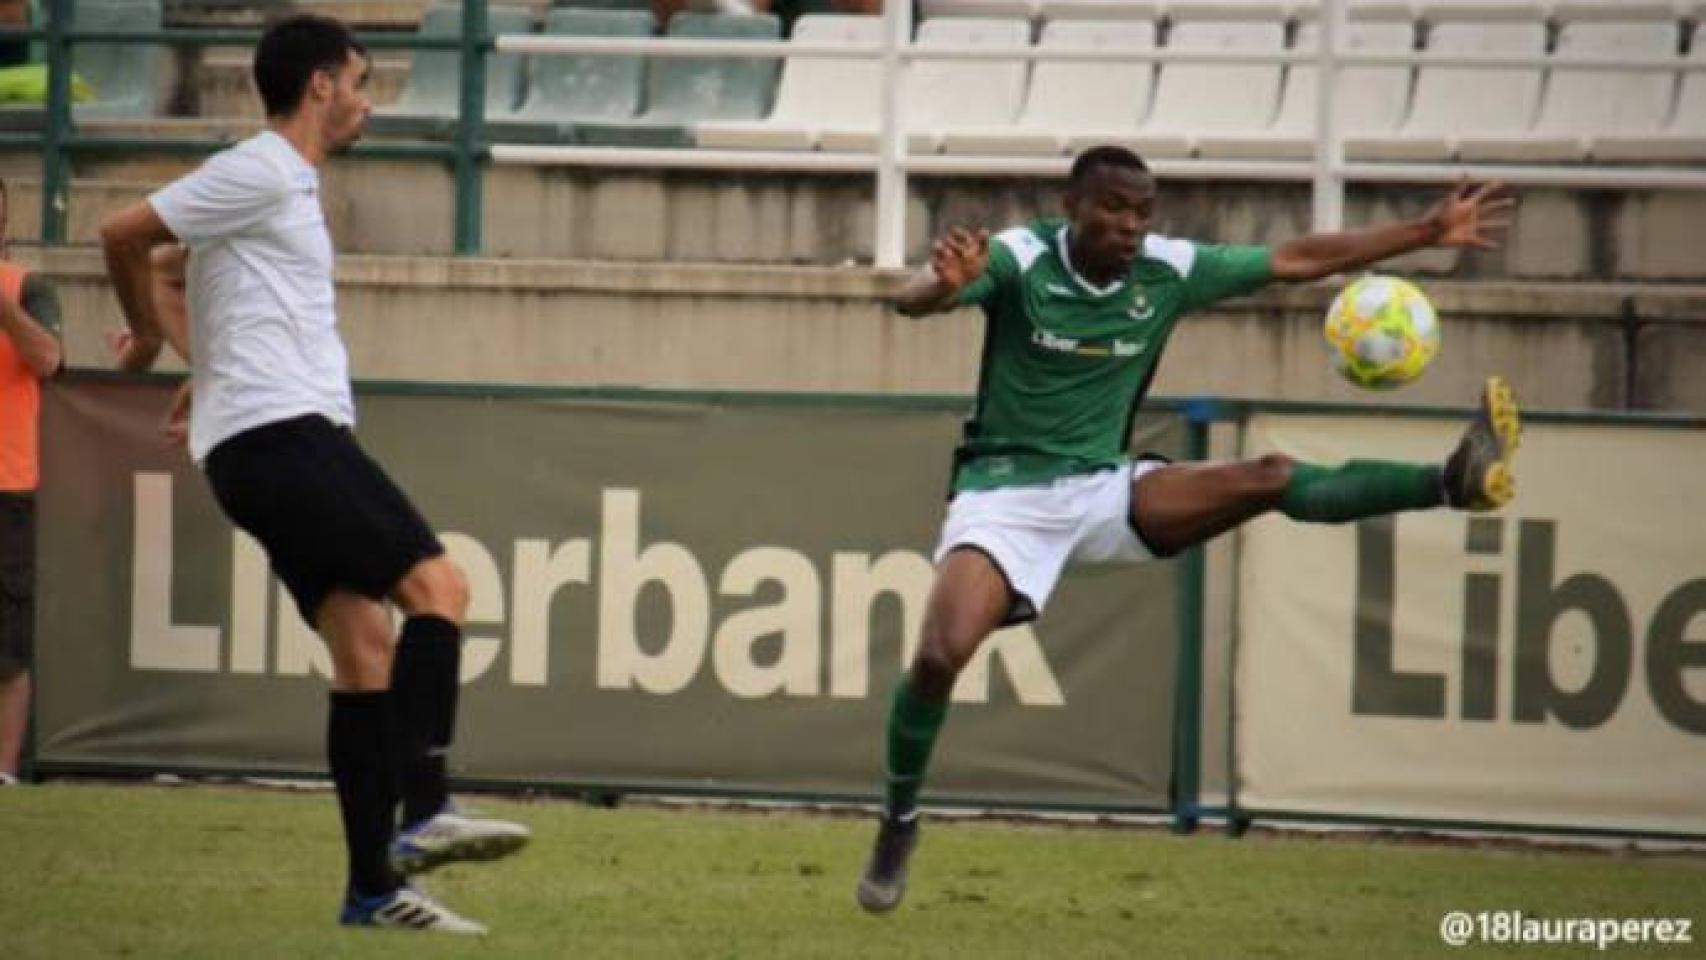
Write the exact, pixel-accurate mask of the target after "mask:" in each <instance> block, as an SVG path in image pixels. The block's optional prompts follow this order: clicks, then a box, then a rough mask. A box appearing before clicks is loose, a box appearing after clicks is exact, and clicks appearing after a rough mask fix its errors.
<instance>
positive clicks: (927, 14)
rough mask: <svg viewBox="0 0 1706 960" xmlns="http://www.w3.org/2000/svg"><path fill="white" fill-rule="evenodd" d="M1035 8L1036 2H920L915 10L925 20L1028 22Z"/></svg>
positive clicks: (930, 0) (1008, 0) (1022, 0)
mask: <svg viewBox="0 0 1706 960" xmlns="http://www.w3.org/2000/svg"><path fill="white" fill-rule="evenodd" d="M1043 2H1046V0H1043ZM1037 7H1038V0H921V2H920V3H919V5H918V7H917V8H916V9H917V10H918V11H919V12H920V13H922V14H923V15H924V18H925V19H926V20H928V19H930V18H933V17H988V18H991V19H997V20H1029V19H1031V18H1033V17H1035V16H1036V15H1037Z"/></svg>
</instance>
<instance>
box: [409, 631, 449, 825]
mask: <svg viewBox="0 0 1706 960" xmlns="http://www.w3.org/2000/svg"><path fill="white" fill-rule="evenodd" d="M461 661H462V629H461V628H460V627H458V626H457V625H456V624H454V623H452V622H451V621H449V620H446V619H444V618H443V617H438V616H430V615H427V616H417V617H410V618H409V619H407V620H405V621H404V622H403V635H402V637H401V638H400V639H398V641H397V656H396V659H395V660H393V661H392V664H391V706H392V710H393V711H394V716H395V720H394V722H395V724H396V744H395V751H396V754H395V756H396V763H397V768H396V769H397V773H398V783H399V787H400V791H401V793H402V796H403V826H405V827H412V826H414V825H415V824H417V823H419V822H421V821H422V820H425V819H426V818H428V817H430V816H432V815H433V814H435V813H437V812H439V811H440V810H442V809H444V805H445V803H446V802H447V801H448V800H449V799H450V787H449V783H448V778H447V775H446V772H445V756H446V754H447V753H448V752H449V750H450V742H451V740H452V739H453V738H454V736H455V731H456V694H457V679H458V677H457V674H458V670H459V669H460V666H461Z"/></svg>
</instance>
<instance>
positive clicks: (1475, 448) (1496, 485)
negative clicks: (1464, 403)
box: [1445, 377, 1522, 511]
mask: <svg viewBox="0 0 1706 960" xmlns="http://www.w3.org/2000/svg"><path fill="white" fill-rule="evenodd" d="M1521 436H1522V420H1521V417H1520V416H1519V415H1518V413H1517V408H1516V397H1515V396H1513V395H1512V394H1511V388H1510V385H1509V384H1507V383H1505V381H1504V378H1503V377H1488V378H1487V384H1486V386H1485V387H1483V388H1482V389H1481V402H1480V404H1479V405H1478V406H1477V408H1476V410H1475V418H1474V419H1473V420H1472V421H1470V424H1469V429H1467V430H1465V431H1464V432H1463V439H1461V440H1459V441H1458V442H1457V449H1456V450H1453V451H1452V452H1451V456H1450V457H1448V458H1446V461H1445V499H1446V503H1447V504H1449V505H1450V506H1452V507H1455V508H1457V509H1459V510H1475V511H1483V510H1497V509H1498V508H1500V507H1502V506H1504V505H1505V504H1507V503H1509V502H1510V501H1511V498H1512V497H1513V496H1515V495H1516V476H1515V475H1514V474H1513V473H1512V472H1511V457H1512V456H1513V455H1515V453H1516V448H1517V443H1518V441H1519V440H1520V439H1521Z"/></svg>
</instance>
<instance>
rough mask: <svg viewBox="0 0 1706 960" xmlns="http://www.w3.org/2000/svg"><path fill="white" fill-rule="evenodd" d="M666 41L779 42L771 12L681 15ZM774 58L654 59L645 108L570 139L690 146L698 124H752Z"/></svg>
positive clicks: (763, 110)
mask: <svg viewBox="0 0 1706 960" xmlns="http://www.w3.org/2000/svg"><path fill="white" fill-rule="evenodd" d="M669 35H670V36H672V37H698V38H719V39H733V40H777V41H780V39H781V23H780V21H779V20H778V19H777V18H776V17H775V16H773V15H771V14H758V15H751V16H745V15H730V14H715V13H681V14H677V15H676V17H675V19H674V20H673V21H671V23H670V25H669ZM777 66H778V61H776V60H752V59H737V58H732V57H657V58H655V59H653V60H652V61H651V62H650V63H649V64H648V65H647V69H646V97H647V107H646V110H645V112H644V113H642V114H640V116H638V117H635V118H634V119H632V120H626V121H601V122H597V123H583V124H578V125H577V126H576V128H575V141H576V142H577V143H583V144H604V145H619V146H644V147H691V146H693V132H692V127H693V125H694V124H695V123H698V122H699V121H701V120H756V119H758V118H759V117H762V116H764V115H765V114H767V113H769V112H770V101H771V98H772V96H773V95H774V93H775V88H776V72H777Z"/></svg>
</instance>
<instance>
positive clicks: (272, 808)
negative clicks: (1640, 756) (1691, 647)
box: [0, 785, 1706, 960]
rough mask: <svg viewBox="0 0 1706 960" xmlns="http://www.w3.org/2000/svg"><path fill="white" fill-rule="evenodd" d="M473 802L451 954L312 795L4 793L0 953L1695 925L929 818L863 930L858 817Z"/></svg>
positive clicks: (1561, 885)
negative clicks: (481, 843)
mask: <svg viewBox="0 0 1706 960" xmlns="http://www.w3.org/2000/svg"><path fill="white" fill-rule="evenodd" d="M480 806H481V807H482V809H484V810H487V811H489V812H491V813H493V814H497V815H502V816H506V817H512V818H514V819H517V820H521V821H523V822H525V823H527V824H529V825H531V826H532V827H533V829H534V831H535V841H534V844H533V846H532V847H530V848H529V849H528V850H527V851H526V852H524V853H523V854H522V855H521V856H520V857H518V858H516V859H514V860H511V861H508V862H504V863H498V864H480V865H467V866H455V867H450V868H446V869H444V870H441V871H439V872H438V873H435V874H432V875H431V876H430V877H428V878H427V879H426V881H425V883H424V886H426V887H427V888H428V889H429V890H431V891H432V892H433V893H435V894H437V895H439V896H441V897H442V898H443V899H444V900H445V901H446V902H448V903H449V904H451V905H452V906H453V907H455V908H456V909H458V910H461V911H463V912H465V913H467V914H468V915H470V916H472V917H475V918H477V919H479V920H482V921H484V922H486V923H488V924H490V925H491V927H492V928H493V934H492V935H491V936H490V937H488V938H485V939H484V940H481V941H473V942H465V941H461V940H452V939H450V938H445V937H437V936H431V935H422V934H408V933H393V932H380V931H350V930H343V929H340V928H339V927H337V926H336V925H335V924H334V923H333V922H332V921H333V916H334V912H335V909H336V906H337V895H338V892H339V891H338V887H339V884H340V882H341V877H342V870H343V855H342V851H341V847H340V845H339V843H338V835H337V820H336V815H335V813H334V811H333V806H332V800H331V798H330V795H329V794H325V793H312V794H300V793H291V792H269V791H260V790H248V789H234V788H214V787H185V788H158V787H139V786H90V785H58V786H47V787H39V788H33V789H15V790H5V791H0V957H5V958H7V960H24V958H53V960H63V958H70V957H103V958H105V957H155V956H169V957H218V958H240V960H254V958H260V957H313V958H329V957H370V956H372V957H377V956H397V955H403V954H405V953H406V954H407V955H409V956H424V957H436V956H480V957H506V958H507V957H527V958H532V957H567V956H576V957H596V958H627V957H730V958H736V957H738V958H748V957H789V958H793V957H944V956H965V957H977V958H980V960H982V958H992V957H1084V956H1106V957H1131V956H1153V957H1167V958H1173V957H1203V958H1226V957H1310V958H1314V957H1357V958H1371V957H1406V956H1438V955H1446V954H1448V953H1449V954H1451V955H1456V956H1464V955H1469V956H1485V955H1491V954H1500V953H1503V954H1506V955H1512V956H1533V955H1542V956H1547V955H1556V956H1562V955H1570V956H1583V955H1589V954H1595V953H1596V951H1594V949H1593V948H1592V947H1586V948H1584V947H1582V946H1579V945H1578V946H1575V947H1573V948H1550V949H1548V948H1536V947H1533V946H1527V947H1506V948H1503V949H1502V950H1499V949H1494V948H1490V947H1481V946H1477V947H1471V948H1467V949H1463V950H1457V951H1448V950H1447V949H1446V948H1444V947H1443V946H1441V944H1440V941H1439V938H1438V934H1437V932H1436V931H1437V928H1438V924H1439V920H1440V917H1441V915H1442V914H1443V913H1444V912H1445V911H1447V910H1468V911H1472V912H1473V911H1479V910H1500V909H1522V910H1524V911H1526V912H1527V913H1528V914H1530V915H1535V916H1551V917H1566V916H1569V917H1574V916H1609V917H1625V916H1634V917H1642V916H1680V917H1691V918H1693V919H1694V920H1695V921H1696V923H1697V924H1698V923H1700V922H1701V921H1703V920H1706V897H1703V896H1702V891H1706V858H1700V857H1690V858H1684V857H1653V856H1635V855H1630V854H1608V853H1599V852H1586V851H1568V852H1561V851H1556V850H1535V849H1512V848H1497V849H1488V848H1483V847H1468V846H1441V845H1429V844H1399V843H1392V842H1384V841H1374V840H1369V839H1354V840H1347V839H1334V840H1323V839H1309V838H1297V837H1275V836H1256V835H1252V836H1251V837H1249V838H1247V839H1244V840H1230V839H1226V838H1224V837H1221V836H1219V835H1217V834H1212V833H1204V834H1202V835H1199V836H1195V837H1183V838H1182V837H1175V836H1172V835H1170V834H1167V833H1165V832H1162V831H1159V830H1147V829H1144V830H1138V829H1089V828H1082V827H1064V826H1053V825H1016V824H1013V823H1010V822H994V821H973V822H948V821H944V820H941V819H938V820H935V821H932V822H930V823H929V824H927V826H926V832H925V836H924V842H923V845H922V847H921V848H920V850H919V855H918V858H917V859H916V860H915V861H914V863H915V870H914V873H913V885H912V890H911V895H910V899H909V900H908V902H907V903H906V904H905V905H903V906H902V907H901V909H900V910H899V911H897V912H896V913H895V914H893V915H891V916H888V917H881V918H873V917H867V916H865V915H863V914H862V913H860V912H859V910H858V909H857V908H856V907H855V906H854V904H853V897H852V890H853V883H854V879H855V876H856V874H857V872H858V870H859V868H860V866H861V864H862V862H863V859H864V855H865V851H866V846H867V843H868V842H869V837H870V832H871V828H870V825H869V824H868V823H867V822H865V821H864V820H861V819H852V818H844V817H832V816H823V815H812V814H805V813H754V812H730V811H707V810H703V809H681V810H675V809H662V808H657V807H649V806H647V807H640V806H629V807H625V808H622V809H618V810H599V809H592V808H587V807H582V806H578V805H575V804H569V803H561V802H538V803H527V802H509V801H500V800H495V799H493V800H484V801H482V802H481V804H480ZM1702 939H1703V937H1702V936H1701V934H1700V932H1699V931H1696V940H1697V941H1700V940H1702ZM1629 952H1631V950H1630V948H1627V947H1624V948H1621V949H1617V948H1614V949H1613V950H1610V951H1607V953H1608V954H1609V955H1613V956H1615V955H1626V954H1628V953H1629ZM1639 952H1642V953H1652V954H1655V955H1660V956H1667V957H1685V956H1703V955H1706V947H1703V946H1702V945H1701V944H1699V943H1697V944H1696V945H1695V946H1693V947H1675V946H1673V947H1668V948H1661V947H1655V946H1648V947H1646V948H1645V949H1643V950H1640V951H1639Z"/></svg>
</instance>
